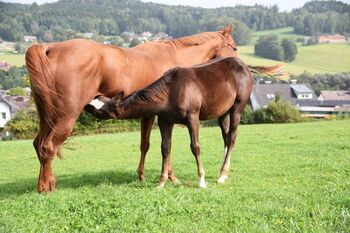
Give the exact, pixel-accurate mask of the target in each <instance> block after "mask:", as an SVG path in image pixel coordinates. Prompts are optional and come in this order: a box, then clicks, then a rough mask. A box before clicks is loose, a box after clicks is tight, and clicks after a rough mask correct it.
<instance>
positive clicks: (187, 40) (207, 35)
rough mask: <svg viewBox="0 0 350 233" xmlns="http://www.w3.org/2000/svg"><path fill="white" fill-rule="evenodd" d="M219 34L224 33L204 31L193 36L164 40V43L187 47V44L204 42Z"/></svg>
mask: <svg viewBox="0 0 350 233" xmlns="http://www.w3.org/2000/svg"><path fill="white" fill-rule="evenodd" d="M218 36H222V34H221V33H220V32H203V33H199V34H195V35H192V36H186V37H181V38H178V39H172V40H168V41H164V43H167V44H170V45H172V46H175V47H177V48H179V47H187V46H193V45H201V44H204V43H206V42H208V41H209V40H211V39H215V38H218Z"/></svg>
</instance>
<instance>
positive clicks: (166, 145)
mask: <svg viewBox="0 0 350 233" xmlns="http://www.w3.org/2000/svg"><path fill="white" fill-rule="evenodd" d="M161 149H162V155H163V156H164V155H166V156H167V155H168V154H170V145H169V143H166V142H162V145H161Z"/></svg>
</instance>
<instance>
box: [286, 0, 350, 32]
mask: <svg viewBox="0 0 350 233" xmlns="http://www.w3.org/2000/svg"><path fill="white" fill-rule="evenodd" d="M291 14H292V15H293V19H292V24H291V26H292V27H293V28H294V31H295V33H299V34H304V35H310V36H317V35H320V34H326V33H329V34H334V33H340V34H346V33H349V32H350V5H348V4H345V3H342V2H338V1H312V2H308V3H306V4H305V5H304V7H303V8H300V9H296V10H293V11H292V12H291Z"/></svg>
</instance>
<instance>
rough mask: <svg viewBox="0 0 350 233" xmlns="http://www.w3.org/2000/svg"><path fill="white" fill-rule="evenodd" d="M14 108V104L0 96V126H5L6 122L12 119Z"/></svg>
mask: <svg viewBox="0 0 350 233" xmlns="http://www.w3.org/2000/svg"><path fill="white" fill-rule="evenodd" d="M14 110H15V107H14V105H12V104H11V103H10V102H9V101H7V100H6V99H5V98H4V97H2V96H0V128H4V127H5V124H6V122H8V121H9V120H10V119H11V117H12V114H13V111H14Z"/></svg>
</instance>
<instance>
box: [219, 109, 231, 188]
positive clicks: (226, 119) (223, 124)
mask: <svg viewBox="0 0 350 233" xmlns="http://www.w3.org/2000/svg"><path fill="white" fill-rule="evenodd" d="M218 123H219V126H220V129H221V134H222V139H223V141H224V148H225V149H224V164H226V166H227V165H229V163H230V162H229V161H227V162H226V161H225V159H226V154H227V150H228V146H229V145H228V144H229V143H228V132H229V127H230V114H229V113H225V114H224V115H223V116H221V117H219V119H218ZM227 170H228V169H227ZM226 179H227V175H226V176H222V177H220V178H219V179H218V183H225V181H226Z"/></svg>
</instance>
